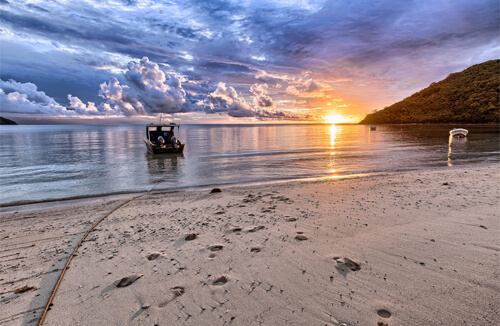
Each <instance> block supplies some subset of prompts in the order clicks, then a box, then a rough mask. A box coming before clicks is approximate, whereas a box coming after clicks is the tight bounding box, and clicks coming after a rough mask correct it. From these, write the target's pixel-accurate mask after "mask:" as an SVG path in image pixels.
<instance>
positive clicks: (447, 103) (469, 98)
mask: <svg viewBox="0 0 500 326" xmlns="http://www.w3.org/2000/svg"><path fill="white" fill-rule="evenodd" d="M499 88H500V60H491V61H487V62H484V63H481V64H477V65H474V66H472V67H469V68H467V69H465V70H464V71H461V72H457V73H454V74H451V75H449V76H448V77H447V78H446V79H444V80H442V81H440V82H437V83H432V84H431V85H430V86H429V87H427V88H425V89H423V90H421V91H420V92H418V93H415V94H413V95H411V96H410V97H407V98H405V99H404V100H402V101H401V102H398V103H395V104H393V105H391V106H389V107H386V108H385V109H383V110H380V111H377V112H374V113H371V114H368V115H367V116H366V117H365V118H364V119H363V120H362V121H361V122H360V123H365V124H382V123H448V122H461V123H487V122H496V123H499V122H500V119H499V113H500V99H499Z"/></svg>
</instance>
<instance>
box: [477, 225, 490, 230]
mask: <svg viewBox="0 0 500 326" xmlns="http://www.w3.org/2000/svg"><path fill="white" fill-rule="evenodd" d="M479 227H480V228H483V229H485V230H488V228H487V227H486V226H484V225H480V226H479Z"/></svg>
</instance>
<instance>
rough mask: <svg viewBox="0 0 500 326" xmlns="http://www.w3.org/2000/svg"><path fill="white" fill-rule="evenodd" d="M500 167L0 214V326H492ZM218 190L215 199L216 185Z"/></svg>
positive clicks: (497, 304)
mask: <svg viewBox="0 0 500 326" xmlns="http://www.w3.org/2000/svg"><path fill="white" fill-rule="evenodd" d="M499 172H500V169H499V167H498V166H489V167H475V168H470V167H467V168H449V169H439V170H430V171H419V172H402V173H390V174H384V175H374V176H363V177H352V178H346V179H326V180H316V181H300V182H288V183H277V184H269V185H259V186H235V187H221V189H222V192H216V193H211V192H210V189H198V190H186V191H178V192H170V193H168V192H167V193H148V194H144V195H143V196H141V197H138V198H136V199H134V200H132V201H130V202H128V203H126V204H125V205H123V206H122V207H120V208H118V209H117V210H115V211H113V210H114V209H115V208H117V207H118V206H120V205H122V204H123V203H125V202H127V200H129V199H131V198H134V197H135V196H137V195H124V196H120V197H108V198H106V197H102V198H94V199H88V200H78V201H64V202H55V203H46V204H37V205H27V206H13V207H6V208H2V210H1V212H2V213H1V215H0V244H1V245H0V266H1V268H0V285H1V287H0V305H1V311H2V313H1V314H0V325H9V326H10V325H36V324H37V323H38V322H39V320H40V318H41V316H42V313H43V311H44V309H45V305H46V304H47V301H48V299H49V297H50V294H51V293H52V290H53V289H54V286H55V284H56V282H57V280H58V278H59V275H60V274H61V271H62V269H63V267H64V265H65V264H66V261H67V260H68V258H69V256H70V254H71V253H72V251H73V249H74V248H75V246H76V245H77V243H78V242H79V241H80V239H81V238H82V236H83V235H84V234H85V233H86V232H87V230H88V229H89V228H90V227H91V226H92V225H93V224H94V223H95V222H97V221H98V220H99V219H101V218H102V217H104V216H106V214H108V213H109V212H112V211H113V212H112V213H111V214H110V215H109V216H108V217H107V218H106V219H104V220H103V221H102V222H101V223H100V224H99V225H98V226H97V227H96V228H95V229H94V230H93V231H92V232H91V233H90V234H89V236H88V238H87V239H86V241H84V242H83V244H82V246H81V247H80V248H79V250H78V251H77V254H76V256H75V257H74V258H73V260H72V261H71V263H70V265H69V266H70V268H69V269H68V270H67V271H66V273H65V275H64V278H63V280H62V282H61V284H60V287H59V289H58V291H57V293H56V295H55V297H54V300H53V305H52V306H51V308H50V310H49V312H48V314H47V316H46V319H45V321H44V325H176V324H179V325H348V326H352V325H375V326H379V325H380V326H386V325H390V326H394V325H498V324H499V323H500V316H499V311H500V285H499V284H500V282H499V266H500V265H499V264H500V258H499V249H500V244H499V242H500V237H499V215H500V200H499V199H500V191H499V190H500V184H499V181H500V173H499ZM213 186H214V187H218V185H213Z"/></svg>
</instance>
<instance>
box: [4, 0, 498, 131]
mask: <svg viewBox="0 0 500 326" xmlns="http://www.w3.org/2000/svg"><path fill="white" fill-rule="evenodd" d="M499 6H500V4H499V2H498V0H474V1H471V0H415V1H413V0H399V1H396V0H372V1H365V0H359V1H357V0H272V1H256V0H238V1H232V0H210V1H200V0H166V1H156V0H155V1H153V0H151V1H149V0H147V1H143V0H115V1H97V0H95V1H94V0H78V1H76V0H75V1H72V0H44V1H26V0H0V114H1V115H2V116H4V117H7V118H12V119H14V120H16V119H17V121H18V122H19V121H20V122H24V123H142V122H152V121H153V120H154V121H158V118H159V116H160V114H161V116H162V117H163V119H165V120H169V119H170V120H173V121H176V122H179V123H233V122H238V123H245V122H257V123H259V122H261V123H266V122H273V123H275V122H301V121H302V122H303V121H310V122H323V121H327V122H328V121H329V122H358V121H359V120H361V119H362V118H363V117H364V116H365V115H366V114H368V113H370V112H372V111H374V110H380V109H383V108H384V107H386V106H389V105H391V104H393V103H395V102H398V101H400V100H402V99H404V98H405V97H407V96H410V95H411V94H413V93H415V92H417V91H419V90H420V89H423V88H425V87H427V86H429V84H431V83H432V82H437V81H439V80H442V79H444V78H445V77H446V76H448V75H449V74H450V73H453V72H458V71H461V70H463V69H465V68H467V67H469V66H471V65H474V64H477V63H481V62H485V61H488V60H491V59H498V58H499V57H500V37H499V30H500V23H499V20H500V18H499V17H500V11H499Z"/></svg>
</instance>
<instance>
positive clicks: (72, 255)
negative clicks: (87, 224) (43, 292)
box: [38, 192, 149, 326]
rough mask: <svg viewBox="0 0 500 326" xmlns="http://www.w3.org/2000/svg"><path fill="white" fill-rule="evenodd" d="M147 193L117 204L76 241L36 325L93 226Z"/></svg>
mask: <svg viewBox="0 0 500 326" xmlns="http://www.w3.org/2000/svg"><path fill="white" fill-rule="evenodd" d="M147 194H149V192H147V193H145V194H142V195H139V196H135V197H133V198H130V199H129V200H127V201H126V202H124V203H122V204H120V205H119V206H117V207H116V208H114V209H113V210H112V211H111V212H109V213H107V214H106V215H104V216H103V217H102V218H101V219H100V220H99V221H97V222H96V223H94V225H92V227H91V228H90V229H88V231H87V233H85V235H84V236H83V237H82V239H81V240H80V242H78V244H77V245H76V247H75V250H73V253H72V254H71V255H70V256H69V259H68V261H67V262H66V265H65V266H64V268H63V270H62V272H61V275H60V276H59V279H58V280H57V283H56V286H55V287H54V290H52V294H51V296H50V298H49V301H48V302H47V305H46V306H45V310H44V312H43V315H42V318H40V322H39V323H38V326H41V325H42V324H43V322H44V320H45V317H46V316H47V313H48V312H49V309H50V307H51V306H52V300H53V299H54V297H55V295H56V292H57V290H58V289H59V285H60V284H61V281H62V279H63V277H64V274H65V273H66V270H67V269H68V268H69V264H70V262H71V260H72V259H73V257H74V256H75V254H76V251H77V250H78V248H80V246H81V245H82V243H83V241H85V239H86V238H87V236H88V235H89V234H90V232H92V231H93V230H94V229H95V227H96V226H97V225H99V223H101V222H102V221H104V219H105V218H107V217H108V216H109V215H111V214H113V213H114V212H115V211H117V210H118V209H120V208H122V207H123V206H125V205H127V204H128V203H130V202H131V201H133V200H135V199H137V198H140V197H142V196H145V195H147Z"/></svg>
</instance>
